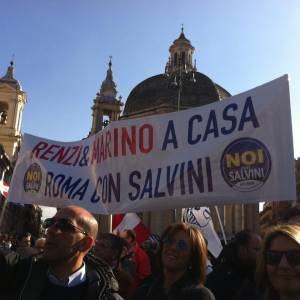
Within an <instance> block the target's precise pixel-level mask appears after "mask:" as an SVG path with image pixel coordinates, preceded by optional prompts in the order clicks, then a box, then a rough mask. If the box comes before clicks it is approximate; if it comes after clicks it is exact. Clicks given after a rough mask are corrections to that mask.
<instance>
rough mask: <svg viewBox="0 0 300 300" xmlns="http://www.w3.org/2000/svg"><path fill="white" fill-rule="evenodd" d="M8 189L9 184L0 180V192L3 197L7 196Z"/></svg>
mask: <svg viewBox="0 0 300 300" xmlns="http://www.w3.org/2000/svg"><path fill="white" fill-rule="evenodd" d="M8 190H9V185H8V184H7V183H6V182H5V181H3V180H0V193H1V194H2V195H3V196H4V197H5V198H6V197H7V196H8Z"/></svg>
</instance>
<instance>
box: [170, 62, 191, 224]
mask: <svg viewBox="0 0 300 300" xmlns="http://www.w3.org/2000/svg"><path fill="white" fill-rule="evenodd" d="M170 65H171V61H170V59H169V61H168V63H167V65H166V68H165V75H166V77H167V78H168V79H169V81H170V86H171V87H175V88H178V93H177V111H179V110H180V105H181V94H182V89H183V85H184V82H186V81H190V82H193V83H195V82H196V79H195V70H196V62H195V66H194V69H193V70H192V71H188V70H187V67H186V64H185V62H184V61H183V60H182V59H181V58H179V61H178V69H177V70H174V71H173V72H170ZM179 218H181V219H182V216H181V214H180V212H179V213H178V216H177V209H176V208H175V209H174V215H173V219H174V222H177V221H178V219H179Z"/></svg>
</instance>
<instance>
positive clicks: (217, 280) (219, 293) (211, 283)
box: [206, 264, 260, 300]
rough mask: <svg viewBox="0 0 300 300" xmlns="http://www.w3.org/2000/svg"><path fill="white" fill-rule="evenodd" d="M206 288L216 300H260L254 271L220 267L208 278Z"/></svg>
mask: <svg viewBox="0 0 300 300" xmlns="http://www.w3.org/2000/svg"><path fill="white" fill-rule="evenodd" d="M206 286H207V287H208V288H209V289H210V290H211V291H212V292H213V293H214V295H215V297H216V300H259V299H260V295H259V291H258V289H257V288H256V285H255V281H254V270H245V269H243V268H241V266H239V265H238V264H237V265H235V266H228V265H221V266H218V267H217V268H216V269H215V270H214V271H213V272H212V273H210V274H209V275H208V277H207V281H206Z"/></svg>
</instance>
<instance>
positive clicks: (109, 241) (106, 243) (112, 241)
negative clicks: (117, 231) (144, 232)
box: [94, 233, 126, 267]
mask: <svg viewBox="0 0 300 300" xmlns="http://www.w3.org/2000/svg"><path fill="white" fill-rule="evenodd" d="M125 244H126V241H125V240H124V239H122V238H121V237H119V236H116V235H114V234H111V233H103V234H100V235H99V236H98V238H97V241H96V245H95V247H94V254H95V256H96V257H100V258H102V259H103V260H105V261H106V262H107V263H108V264H109V265H110V266H111V267H116V266H117V265H118V263H119V260H120V256H121V253H122V250H123V248H124V245H125Z"/></svg>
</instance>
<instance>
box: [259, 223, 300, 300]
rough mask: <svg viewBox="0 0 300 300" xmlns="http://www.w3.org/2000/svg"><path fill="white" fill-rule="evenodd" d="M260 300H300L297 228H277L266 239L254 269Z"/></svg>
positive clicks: (299, 238)
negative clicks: (260, 292) (255, 269)
mask: <svg viewBox="0 0 300 300" xmlns="http://www.w3.org/2000/svg"><path fill="white" fill-rule="evenodd" d="M257 282H258V286H259V287H260V289H261V291H262V296H263V297H262V299H263V300H296V299H297V300H298V299H300V226H299V225H279V226H276V227H273V228H272V229H271V230H270V231H269V232H268V233H267V235H266V236H265V239H264V242H263V246H262V253H261V256H260V258H259V262H258V267H257Z"/></svg>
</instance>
